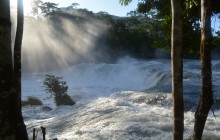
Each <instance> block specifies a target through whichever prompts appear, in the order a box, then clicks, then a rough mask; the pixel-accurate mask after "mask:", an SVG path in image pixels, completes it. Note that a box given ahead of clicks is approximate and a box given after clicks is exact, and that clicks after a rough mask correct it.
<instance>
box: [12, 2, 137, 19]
mask: <svg viewBox="0 0 220 140" xmlns="http://www.w3.org/2000/svg"><path fill="white" fill-rule="evenodd" d="M16 1H17V0H11V4H12V5H13V6H14V5H16ZM23 1H24V13H25V14H28V12H30V11H31V6H30V1H31V0H23ZM42 1H43V2H48V1H49V2H53V3H57V4H59V5H58V7H67V6H70V5H71V4H72V3H78V4H79V6H78V8H86V9H88V10H90V11H93V12H94V13H97V12H100V11H105V12H108V13H109V14H111V15H116V16H126V15H127V13H128V12H130V11H132V10H135V9H136V8H137V3H138V1H137V0H133V2H132V3H130V4H129V5H128V6H122V5H120V4H119V0H42ZM14 7H15V6H14Z"/></svg>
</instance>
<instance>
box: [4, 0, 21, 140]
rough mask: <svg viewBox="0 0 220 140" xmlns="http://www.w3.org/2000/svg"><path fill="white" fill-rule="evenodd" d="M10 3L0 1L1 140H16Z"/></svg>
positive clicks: (7, 0)
mask: <svg viewBox="0 0 220 140" xmlns="http://www.w3.org/2000/svg"><path fill="white" fill-rule="evenodd" d="M12 85H13V64H12V51H11V22H10V1H9V0H1V1H0V140H15V139H16V109H17V108H16V98H15V96H14V93H15V90H14V88H13V86H12Z"/></svg>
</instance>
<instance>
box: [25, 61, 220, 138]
mask: <svg viewBox="0 0 220 140" xmlns="http://www.w3.org/2000/svg"><path fill="white" fill-rule="evenodd" d="M212 69H213V85H214V86H213V90H214V97H215V99H216V100H219V99H220V61H219V60H214V61H212ZM45 74H54V75H56V76H61V77H63V80H65V81H66V82H67V84H68V86H69V91H68V94H69V95H70V96H71V97H72V99H73V100H75V101H76V105H74V106H59V107H56V106H55V104H54V101H53V99H48V98H47V97H48V95H47V94H46V93H45V91H44V87H43V80H44V78H45ZM171 78H172V76H171V64H170V60H136V59H131V58H124V59H121V60H119V61H118V62H117V63H114V64H106V63H101V64H100V63H99V64H95V63H80V64H75V65H73V66H72V67H70V68H68V69H67V70H57V71H47V72H41V73H31V72H29V73H23V77H22V92H23V95H22V98H23V99H26V98H27V97H29V96H34V97H37V98H39V99H40V100H42V102H43V103H44V106H48V107H50V108H52V110H48V109H45V107H41V106H25V107H23V116H24V119H25V124H26V125H27V129H28V133H29V136H31V133H32V130H33V128H37V130H39V132H38V139H41V137H42V136H41V134H40V133H41V132H40V126H43V127H46V129H47V134H46V138H47V139H52V138H58V139H59V140H60V139H61V140H63V139H68V140H168V139H172V129H173V126H172V125H173V109H172V95H171V80H172V79H171ZM183 81H184V100H185V121H184V123H185V131H184V139H189V138H190V136H191V135H192V131H193V125H194V112H195V108H196V105H197V103H198V99H199V94H200V85H201V80H200V62H199V61H198V60H184V78H183ZM213 110H215V111H214V114H213V113H212V112H210V114H209V116H208V119H207V123H206V126H205V130H204V135H203V139H204V140H219V139H220V125H219V123H220V109H219V102H216V103H215V104H214V106H213Z"/></svg>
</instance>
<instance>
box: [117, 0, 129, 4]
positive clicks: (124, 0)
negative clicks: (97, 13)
mask: <svg viewBox="0 0 220 140" xmlns="http://www.w3.org/2000/svg"><path fill="white" fill-rule="evenodd" d="M131 1H132V0H119V3H120V4H121V5H128V4H129V3H130V2H131Z"/></svg>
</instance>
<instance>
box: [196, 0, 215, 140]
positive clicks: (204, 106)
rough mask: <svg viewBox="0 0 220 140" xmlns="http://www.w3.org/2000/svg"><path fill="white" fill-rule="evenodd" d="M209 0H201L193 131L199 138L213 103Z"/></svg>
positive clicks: (199, 138)
mask: <svg viewBox="0 0 220 140" xmlns="http://www.w3.org/2000/svg"><path fill="white" fill-rule="evenodd" d="M210 5H211V4H210V0H201V21H202V30H201V44H200V57H201V58H200V59H201V75H202V87H201V96H200V100H199V105H198V107H197V110H196V113H195V125H194V131H193V139H194V140H201V138H202V133H203V130H204V127H205V122H206V119H207V117H208V113H209V110H210V109H211V107H212V104H213V92H212V68H211V48H212V45H211V37H212V35H211V7H210Z"/></svg>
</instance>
